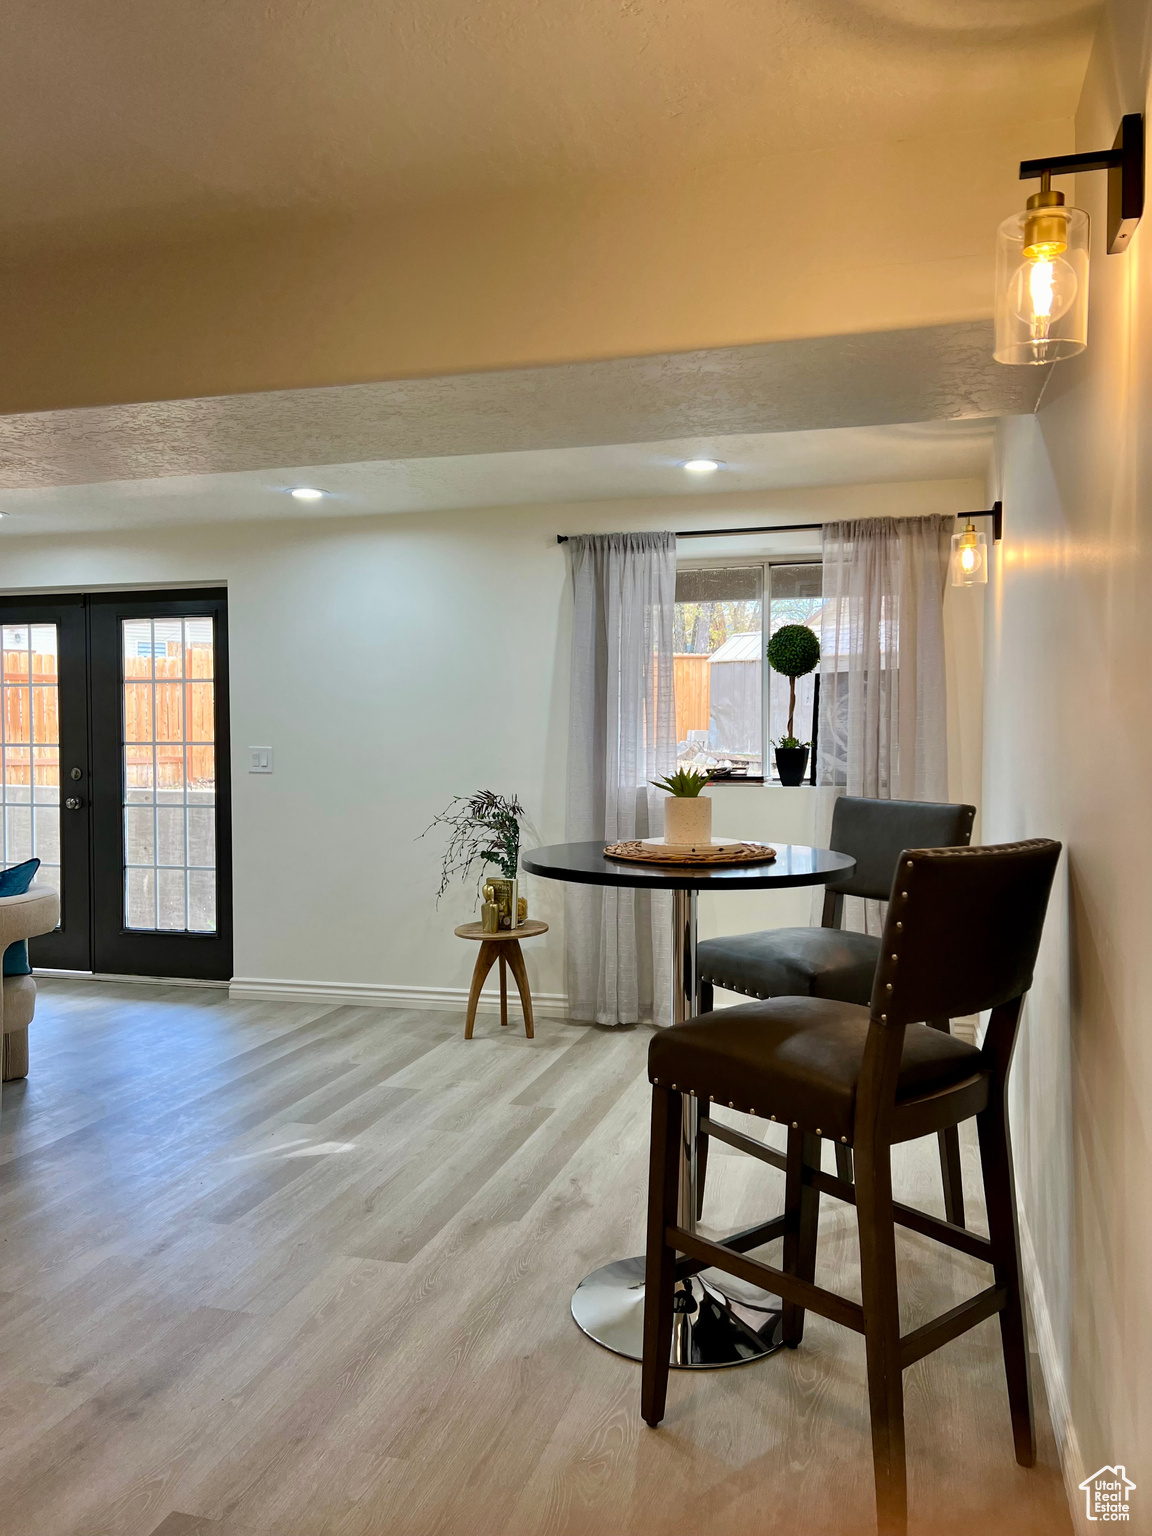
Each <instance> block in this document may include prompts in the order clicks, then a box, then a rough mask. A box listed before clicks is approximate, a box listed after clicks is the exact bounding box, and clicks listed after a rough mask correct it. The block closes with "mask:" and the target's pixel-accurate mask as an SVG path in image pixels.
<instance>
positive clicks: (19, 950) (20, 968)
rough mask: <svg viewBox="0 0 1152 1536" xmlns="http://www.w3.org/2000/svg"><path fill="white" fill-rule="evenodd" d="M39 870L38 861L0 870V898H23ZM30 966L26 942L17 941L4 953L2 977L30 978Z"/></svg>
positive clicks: (30, 861) (29, 861) (29, 860)
mask: <svg viewBox="0 0 1152 1536" xmlns="http://www.w3.org/2000/svg"><path fill="white" fill-rule="evenodd" d="M39 868H40V860H39V859H28V860H27V861H26V862H25V863H23V864H14V865H13V866H12V868H11V869H3V870H0V897H3V896H23V895H24V893H25V891H27V889H28V887H29V886H30V885H31V884H32V882H33V880H35V878H36V871H37V870H38V869H39ZM31 974H32V966H31V965H30V964H29V961H28V940H27V939H17V941H16V943H15V944H9V946H8V948H7V949H6V950H5V951H4V975H5V976H31Z"/></svg>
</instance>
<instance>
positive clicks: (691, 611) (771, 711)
mask: <svg viewBox="0 0 1152 1536" xmlns="http://www.w3.org/2000/svg"><path fill="white" fill-rule="evenodd" d="M765 598H767V608H768V634H769V635H771V634H774V633H775V631H776V630H777V629H779V628H780V626H781V625H782V624H811V625H812V627H813V628H814V629H815V630H816V631H817V632H819V628H820V608H821V604H822V597H821V567H820V563H819V561H806V562H804V563H794V564H790V565H783V564H781V565H773V564H771V563H769V562H765V561H757V562H748V563H744V564H735V563H734V564H731V565H705V566H698V567H688V566H685V567H683V568H681V569H679V570H678V571H677V573H676V620H675V632H674V641H673V650H674V652H675V660H674V663H673V666H674V675H675V685H676V743H677V754H676V755H677V759H678V763H679V766H680V767H683V768H687V767H698V768H710V769H712V770H713V771H715V772H718V773H719V774H721V775H723V776H725V777H732V778H754V779H759V778H761V777H762V776H764V762H765V752H766V749H769V750H768V752H767V760H768V765H769V766H768V775H767V777H768V779H769V780H770V781H771V780H774V779H776V778H777V775H776V770H775V763H774V761H773V759H772V754H771V751H770V746H771V743H772V742H773V741H776V740H778V739H779V738H780V737H781V736H783V735H784V734H785V732H786V730H787V725H788V679H787V678H783V677H780V676H778V675H777V674H776V673H773V672H772V671H771V669H770V668H769V667H768V666H767V665H766V663H765V660H764V652H765V649H766V645H767V637H766V635H765V630H764V608H765ZM813 685H814V674H813V675H810V676H808V677H805V678H800V679H798V680H797V686H796V717H795V727H796V734H797V735H798V736H799V737H800V739H801V740H802V741H809V740H811V738H812V704H813V697H814V686H813Z"/></svg>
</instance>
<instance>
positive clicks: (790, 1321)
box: [781, 1129, 820, 1349]
mask: <svg viewBox="0 0 1152 1536" xmlns="http://www.w3.org/2000/svg"><path fill="white" fill-rule="evenodd" d="M819 1166H820V1138H819V1136H812V1135H810V1134H809V1133H808V1132H807V1131H799V1130H793V1129H790V1130H789V1132H788V1168H787V1171H786V1172H785V1175H784V1214H785V1216H786V1217H787V1219H788V1226H787V1228H786V1229H785V1232H784V1270H785V1273H786V1274H789V1275H797V1276H798V1277H799V1278H800V1279H801V1280H809V1281H810V1280H812V1279H813V1278H814V1277H815V1274H816V1234H817V1231H818V1229H819V1226H820V1194H819V1191H818V1190H815V1189H813V1188H812V1186H811V1184H806V1183H805V1182H804V1169H805V1168H819ZM781 1329H782V1336H783V1339H784V1342H785V1344H787V1346H788V1348H789V1349H795V1348H796V1346H797V1345H798V1344H799V1343H800V1340H801V1339H802V1338H803V1337H804V1308H803V1307H798V1306H795V1305H794V1304H793V1303H792V1302H788V1301H786V1302H785V1303H784V1311H783V1314H782V1318H781Z"/></svg>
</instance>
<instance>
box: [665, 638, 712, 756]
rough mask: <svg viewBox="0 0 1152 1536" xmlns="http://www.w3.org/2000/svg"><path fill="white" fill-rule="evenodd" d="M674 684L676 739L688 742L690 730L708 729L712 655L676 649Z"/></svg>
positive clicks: (673, 659) (673, 673) (673, 667)
mask: <svg viewBox="0 0 1152 1536" xmlns="http://www.w3.org/2000/svg"><path fill="white" fill-rule="evenodd" d="M672 686H673V688H674V689H675V691H676V740H677V741H687V740H688V732H689V731H706V730H707V729H708V725H709V722H710V720H711V713H712V711H711V687H712V674H711V671H710V658H709V657H707V656H696V655H693V654H692V653H690V652H686V651H677V652H676V654H675V655H674V656H673V658H672Z"/></svg>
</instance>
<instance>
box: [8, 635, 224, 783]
mask: <svg viewBox="0 0 1152 1536" xmlns="http://www.w3.org/2000/svg"><path fill="white" fill-rule="evenodd" d="M180 663H181V658H180V655H179V651H177V654H176V655H175V656H171V655H170V656H157V657H155V658H152V657H149V656H126V657H125V658H124V740H125V743H126V746H127V751H126V753H125V756H126V758H127V762H126V765H125V767H126V779H127V787H128V788H129V789H150V788H151V787H152V743H153V742H155V743H156V787H157V789H180V788H181V787H182V786H183V784H184V776H185V773H187V777H188V784H189V785H190V786H191V787H203V788H207V787H210V786H211V785H213V784H214V783H215V780H216V751H215V747H214V746H213V745H212V743H213V741H214V740H215V736H216V707H215V701H214V698H213V682H212V649H211V647H209V646H202V645H189V646H186V647H185V650H184V665H183V668H182V667H181V664H180ZM153 665H155V669H156V670H155V679H156V684H155V689H153V685H152V678H153V671H152V668H153ZM58 681H59V679H58V677H57V674H56V657H55V656H51V655H46V654H44V653H42V652H39V651H33V652H32V654H31V668H29V653H28V652H27V651H8V650H6V651H5V652H4V683H5V688H4V757H5V764H4V777H5V779H6V781H7V782H8V783H9V784H27V783H29V782H30V780H31V776H32V775H33V774H35V782H36V783H37V784H41V785H45V786H55V785H58V784H59V783H60V749H59V745H58V743H59V741H60V706H59V698H60V696H59V693H58V691H57V684H58ZM13 685H15V686H13ZM153 695H155V708H154V707H153ZM185 725H187V727H188V730H187V732H185V729H184V727H185ZM153 728H155V733H153ZM185 743H189V745H185ZM133 759H135V761H133Z"/></svg>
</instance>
